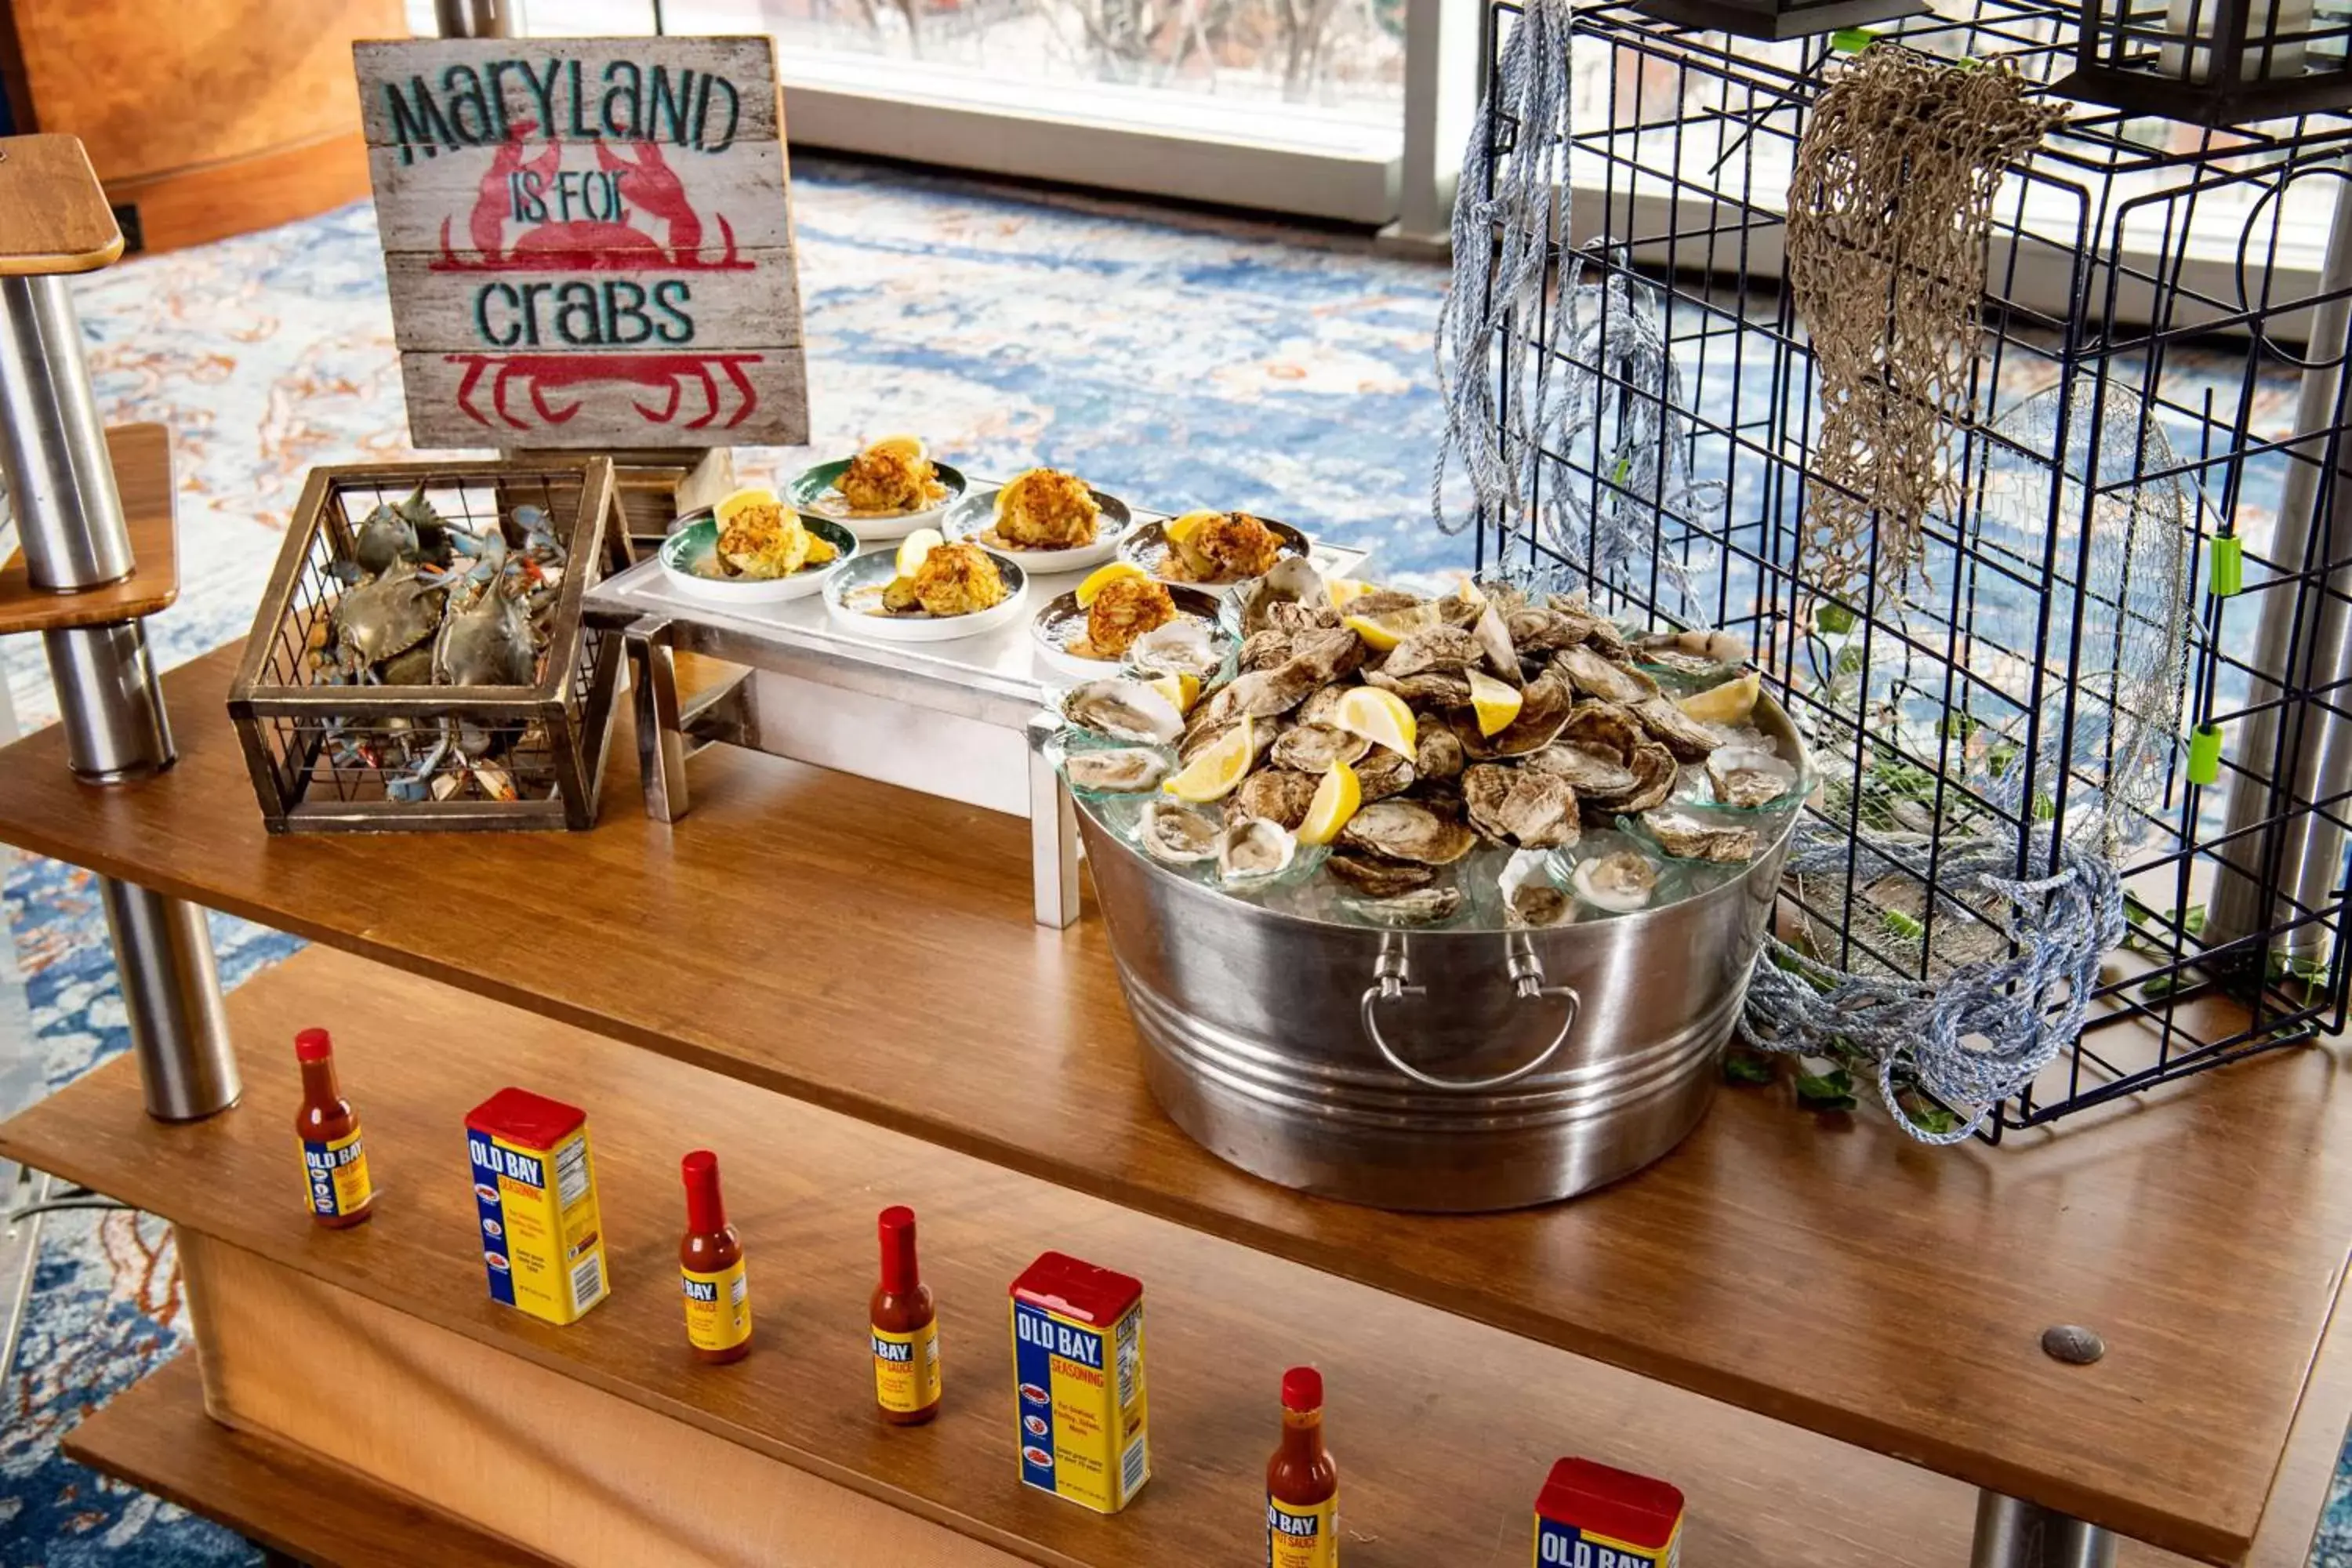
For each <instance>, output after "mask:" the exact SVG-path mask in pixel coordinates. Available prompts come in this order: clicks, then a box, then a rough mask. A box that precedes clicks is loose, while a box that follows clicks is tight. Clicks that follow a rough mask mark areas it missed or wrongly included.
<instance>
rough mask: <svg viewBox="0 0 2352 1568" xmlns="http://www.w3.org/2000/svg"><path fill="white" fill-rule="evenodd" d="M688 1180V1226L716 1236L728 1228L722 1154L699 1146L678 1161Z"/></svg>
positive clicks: (696, 1230)
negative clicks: (722, 1190) (721, 1175)
mask: <svg viewBox="0 0 2352 1568" xmlns="http://www.w3.org/2000/svg"><path fill="white" fill-rule="evenodd" d="M677 1173H678V1174H679V1175H680V1176H682V1177H684V1178H685V1181H686V1228H687V1229H688V1230H690V1231H692V1232H694V1233H695V1234H696V1235H697V1236H716V1235H717V1234H718V1233H719V1232H720V1231H722V1230H725V1229H726V1228H727V1203H726V1200H725V1199H723V1198H721V1197H720V1196H719V1156H718V1155H716V1154H714V1153H712V1152H710V1151H709V1150H708V1149H697V1150H696V1151H695V1152H693V1153H691V1154H688V1156H687V1157H686V1158H685V1159H683V1160H680V1161H679V1162H678V1163H677Z"/></svg>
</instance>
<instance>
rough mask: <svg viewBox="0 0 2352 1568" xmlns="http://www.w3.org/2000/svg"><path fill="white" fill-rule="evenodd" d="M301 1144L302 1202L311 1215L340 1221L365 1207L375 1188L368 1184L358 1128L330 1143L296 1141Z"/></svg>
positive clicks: (364, 1156)
mask: <svg viewBox="0 0 2352 1568" xmlns="http://www.w3.org/2000/svg"><path fill="white" fill-rule="evenodd" d="M297 1142H299V1143H300V1144H301V1145H302V1201H303V1202H304V1203H305V1204H307V1205H310V1212H311V1213H312V1214H317V1215H326V1216H327V1217H328V1218H329V1219H339V1218H341V1217H342V1216H343V1215H354V1214H357V1213H359V1212H360V1210H362V1209H363V1208H365V1207H367V1206H368V1200H370V1199H371V1198H373V1197H374V1196H375V1188H373V1186H371V1185H369V1184H368V1169H367V1151H366V1150H365V1149H364V1148H362V1146H361V1144H360V1126H359V1123H358V1122H357V1121H353V1122H352V1130H351V1131H349V1132H347V1133H345V1134H343V1136H341V1138H337V1139H335V1140H334V1141H333V1142H326V1143H321V1142H318V1141H316V1140H315V1139H310V1138H302V1139H298V1140H297Z"/></svg>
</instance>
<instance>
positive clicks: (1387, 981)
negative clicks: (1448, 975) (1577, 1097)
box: [1360, 931, 1584, 1094]
mask: <svg viewBox="0 0 2352 1568" xmlns="http://www.w3.org/2000/svg"><path fill="white" fill-rule="evenodd" d="M1508 951H1509V954H1510V956H1509V960H1508V963H1507V967H1508V969H1509V972H1510V976H1511V989H1512V990H1513V991H1515V992H1517V994H1518V997H1519V1000H1520V1001H1522V1002H1539V1001H1542V1000H1543V999H1544V998H1546V997H1556V998H1558V999H1559V1000H1560V1001H1563V1002H1565V1003H1567V1004H1568V1016H1566V1017H1565V1018H1562V1019H1561V1020H1560V1023H1559V1033H1557V1034H1555V1035H1553V1036H1552V1037H1551V1044H1549V1045H1548V1046H1546V1047H1544V1048H1543V1049H1542V1050H1540V1051H1538V1052H1537V1053H1536V1054H1535V1055H1534V1056H1533V1057H1531V1058H1528V1060H1527V1061H1525V1062H1523V1063H1521V1064H1520V1065H1519V1066H1517V1067H1515V1068H1512V1069H1511V1070H1510V1071H1508V1072H1506V1073H1497V1074H1496V1075H1495V1076H1494V1077H1492V1078H1476V1079H1462V1078H1439V1077H1438V1076H1437V1075H1436V1074H1434V1073H1429V1072H1423V1070H1422V1069H1421V1068H1417V1067H1415V1066H1413V1065H1412V1063H1411V1062H1409V1061H1407V1060H1405V1059H1404V1058H1402V1057H1401V1056H1399V1055H1397V1053H1396V1047H1393V1046H1391V1045H1390V1044H1389V1042H1388V1037H1386V1036H1384V1035H1382V1034H1381V1020H1380V1005H1381V1003H1383V1002H1393V1001H1395V1000H1397V999H1399V998H1401V997H1405V996H1425V995H1427V994H1429V988H1428V987H1427V986H1425V985H1414V984H1410V982H1409V980H1408V978H1407V970H1406V966H1405V944H1404V938H1403V937H1402V935H1399V934H1397V933H1395V932H1392V931H1391V932H1386V933H1383V934H1382V936H1381V952H1380V956H1379V957H1378V958H1377V959H1375V960H1374V961H1373V963H1372V983H1371V984H1370V985H1367V986H1366V987H1364V998H1363V1002H1362V1004H1361V1006H1360V1011H1361V1014H1362V1016H1363V1020H1364V1033H1365V1034H1367V1035H1369V1036H1370V1037H1371V1041H1372V1045H1373V1047H1375V1048H1376V1049H1378V1050H1379V1052H1380V1053H1381V1056H1382V1057H1383V1058H1386V1059H1387V1061H1388V1064H1389V1066H1391V1067H1392V1068H1396V1069H1397V1071H1399V1072H1401V1073H1402V1074H1404V1076H1405V1077H1407V1078H1409V1079H1412V1080H1413V1082H1415V1083H1421V1084H1427V1085H1428V1086H1429V1087H1430V1088H1432V1089H1450V1090H1454V1091H1455V1092H1458V1093H1464V1094H1468V1093H1475V1091H1477V1090H1479V1089H1500V1088H1502V1087H1503V1086H1504V1085H1505V1084H1510V1083H1517V1081H1518V1080H1519V1079H1523V1078H1525V1077H1527V1076H1528V1074H1529V1073H1531V1072H1534V1071H1535V1070H1536V1069H1537V1068H1540V1067H1542V1066H1543V1065H1544V1063H1546V1062H1548V1061H1549V1060H1551V1058H1553V1057H1555V1056H1557V1055H1558V1054H1559V1048H1560V1047H1562V1046H1564V1045H1566V1044H1568V1037H1569V1033H1570V1031H1571V1030H1573V1029H1574V1028H1575V1027H1576V1019H1577V1015H1578V1014H1580V1013H1581V1012H1583V1011H1584V998H1583V997H1582V996H1580V995H1579V994H1577V990H1576V987H1575V986H1573V985H1547V984H1544V972H1543V961H1542V960H1541V959H1539V958H1538V957H1537V956H1536V950H1535V944H1534V943H1533V942H1529V941H1528V939H1527V938H1526V937H1525V936H1514V937H1512V938H1511V939H1510V943H1509V948H1508Z"/></svg>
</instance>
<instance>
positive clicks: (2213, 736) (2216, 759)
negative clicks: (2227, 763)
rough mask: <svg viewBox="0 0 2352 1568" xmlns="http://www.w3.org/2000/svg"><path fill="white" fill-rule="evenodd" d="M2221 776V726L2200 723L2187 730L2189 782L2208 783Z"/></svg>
mask: <svg viewBox="0 0 2352 1568" xmlns="http://www.w3.org/2000/svg"><path fill="white" fill-rule="evenodd" d="M2220 778H2221V725H2219V724H2200V725H2198V726H2197V728H2195V729H2194V730H2191V731H2189V783H2190V784H2212V783H2215V782H2216V781H2218V780H2219V779H2220Z"/></svg>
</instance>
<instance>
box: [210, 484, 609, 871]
mask: <svg viewBox="0 0 2352 1568" xmlns="http://www.w3.org/2000/svg"><path fill="white" fill-rule="evenodd" d="M621 527H622V522H621V518H620V510H619V501H618V499H617V493H616V488H615V483H614V474H613V464H612V460H611V459H610V458H603V457H593V458H591V457H583V458H545V459H517V460H506V461H484V462H475V463H412V464H390V465H384V464H377V465H365V466H355V467H347V468H314V469H312V470H311V472H310V481H309V483H308V484H307V485H305V486H304V488H303V491H302V499H301V501H300V503H299V505H298V506H297V507H296V509H295V512H294V516H293V518H292V519H291V521H289V525H288V529H287V538H286V543H285V546H284V547H283V549H282V550H281V551H280V552H279V554H278V564H277V567H276V569H275V571H274V572H273V573H272V574H271V577H270V581H269V586H268V590H267V591H266V592H265V593H264V594H263V595H262V600H261V607H260V609H259V610H258V611H257V613H256V616H255V619H254V626H253V631H252V633H251V635H250V636H249V637H248V638H247V643H246V648H245V657H244V659H243V661H242V663H241V664H240V666H239V668H238V670H237V674H236V679H235V680H234V682H233V683H232V684H231V686H230V689H229V712H230V714H231V716H232V717H233V718H234V719H235V721H236V727H237V733H238V736H239V738H240V739H241V741H242V742H243V743H244V747H245V753H246V762H247V767H248V769H249V770H250V771H251V773H252V775H253V785H254V792H255V794H256V795H257V796H258V797H259V799H260V802H261V809H262V815H263V816H264V817H265V818H266V819H267V821H268V826H269V828H270V831H272V832H276V833H284V832H296V833H300V832H329V831H382V830H385V829H400V828H443V829H447V828H545V827H572V828H584V827H588V826H593V823H594V821H595V817H596V796H597V790H598V785H599V783H600V781H601V779H602V776H603V773H604V756H605V751H606V747H607V743H608V742H609V739H610V736H611V731H612V721H613V715H614V700H615V695H616V691H617V688H618V683H619V670H620V656H621V648H620V639H619V637H618V636H617V635H615V634H614V633H612V632H610V631H608V630H604V629H601V628H598V627H596V626H591V625H589V624H587V622H586V621H585V620H584V618H583V616H582V614H581V601H582V598H583V595H585V593H586V592H587V590H588V588H589V587H590V586H591V585H592V584H593V583H594V582H595V580H596V578H597V577H598V575H599V574H601V573H602V572H603V570H604V565H605V564H606V544H607V542H608V540H609V539H612V538H616V537H618V534H617V531H618V530H619V529H620V528H621Z"/></svg>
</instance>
